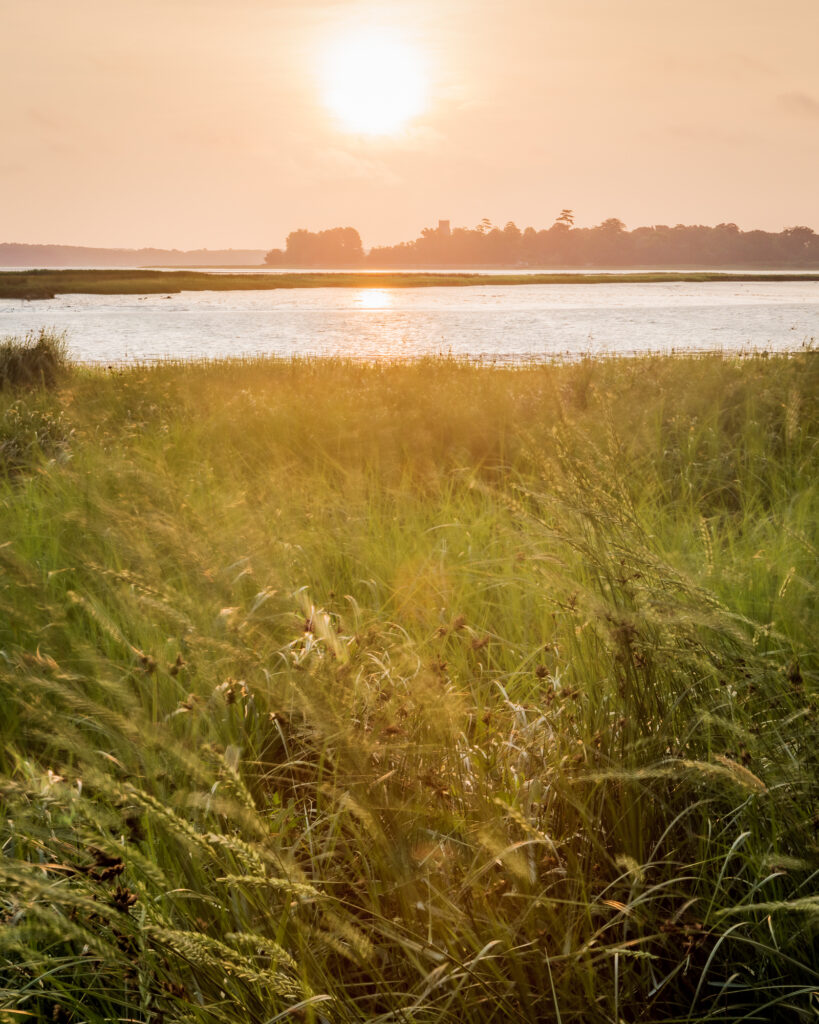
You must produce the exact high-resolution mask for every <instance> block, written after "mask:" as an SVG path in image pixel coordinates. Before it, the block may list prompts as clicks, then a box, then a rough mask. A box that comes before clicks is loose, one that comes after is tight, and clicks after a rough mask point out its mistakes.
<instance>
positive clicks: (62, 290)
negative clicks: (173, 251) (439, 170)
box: [0, 270, 819, 299]
mask: <svg viewBox="0 0 819 1024" xmlns="http://www.w3.org/2000/svg"><path fill="white" fill-rule="evenodd" d="M663 281H665V282H668V281H693V282H704V281H819V274H815V273H814V274H810V273H794V274H745V273H734V274H720V273H710V272H707V271H687V272H679V273H677V272H675V273H653V272H651V271H645V272H639V273H617V272H612V273H600V274H571V273H565V274H561V273H544V274H515V273H509V274H481V273H475V274H465V273H458V274H447V273H436V274H432V273H423V272H418V273H405V272H385V273H368V272H367V271H350V272H344V273H338V274H329V273H321V272H315V273H314V272H312V271H303V272H298V273H288V274H253V273H240V274H206V273H201V272H196V271H189V270H168V271H164V270H25V271H0V299H53V298H54V296H55V295H61V294H67V293H83V294H91V295H146V294H172V293H175V292H183V291H189V292H192V291H197V292H198V291H241V290H245V291H260V290H267V289H273V288H328V287H335V288H428V287H431V286H433V285H434V286H437V287H459V286H460V287H464V286H468V285H478V284H491V285H502V284H509V285H514V284H612V283H614V284H617V283H621V284H622V283H632V284H649V283H657V282H663Z"/></svg>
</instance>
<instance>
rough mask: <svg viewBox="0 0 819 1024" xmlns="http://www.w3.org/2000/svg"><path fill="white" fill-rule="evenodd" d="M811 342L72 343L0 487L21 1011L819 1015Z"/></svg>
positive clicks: (9, 862)
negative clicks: (86, 349)
mask: <svg viewBox="0 0 819 1024" xmlns="http://www.w3.org/2000/svg"><path fill="white" fill-rule="evenodd" d="M817 384H819V362H817V358H816V356H815V355H814V354H813V353H812V352H802V353H799V354H796V355H793V356H790V357H786V356H778V357H775V358H768V359H765V358H762V357H753V358H747V359H737V358H727V357H722V356H717V355H712V356H708V357H704V358H679V357H676V358H669V357H645V358H641V359H635V360H605V361H599V362H595V361H591V360H586V361H583V362H581V363H578V364H575V365H567V366H559V365H555V366H548V367H543V366H540V367H520V368H517V369H500V368H489V367H480V366H473V365H466V364H463V363H459V362H457V361H450V360H429V361H422V362H419V363H415V364H411V365H387V366H384V365H361V364H355V363H352V362H350V363H346V362H339V361H303V362H282V361H233V362H227V363H223V364H208V365H206V364H179V365H172V364H162V365H158V366H152V367H135V368H132V369H128V370H117V371H113V372H103V371H96V370H95V371H90V370H82V369H75V370H74V371H73V375H72V376H71V377H70V378H69V379H67V380H66V381H65V382H64V383H63V385H62V386H61V388H60V389H59V390H58V391H56V392H52V393H49V394H46V395H43V394H37V395H32V396H30V398H23V399H21V398H20V395H19V394H11V393H8V394H2V395H0V403H5V404H3V405H2V408H3V409H8V408H11V407H12V405H14V403H17V407H18V408H19V403H20V402H21V401H23V402H31V403H40V404H39V405H38V406H37V408H38V409H43V408H44V406H43V405H42V403H50V405H49V407H48V408H49V409H50V412H51V414H52V415H54V416H60V417H61V418H62V420H61V421H62V422H64V424H65V427H66V430H65V439H66V441H65V450H64V451H63V452H62V454H61V456H60V457H59V458H58V457H56V456H55V455H54V453H53V452H49V451H48V450H46V451H38V450H37V448H36V446H35V447H34V448H31V449H30V450H29V452H28V456H27V460H26V461H25V463H24V464H21V465H20V466H19V467H18V468H17V470H16V471H15V473H14V474H13V475H12V476H9V477H8V479H7V481H6V482H5V483H4V484H3V485H2V487H1V488H0V516H1V517H2V526H3V529H2V541H0V659H1V660H0V664H1V665H2V678H1V679H0V687H2V692H0V700H2V708H3V712H2V716H0V750H1V751H2V753H0V803H2V805H3V806H2V821H3V825H2V836H3V853H4V856H3V859H2V861H0V870H2V872H3V875H4V877H3V881H2V884H0V891H1V892H2V896H0V915H2V925H0V965H2V966H0V978H2V985H3V988H2V990H0V992H1V993H2V994H0V1007H2V1008H3V1009H4V1010H5V1011H7V1015H9V1019H10V1020H13V1019H20V1020H25V1019H29V1018H27V1017H26V1016H25V1014H29V1015H31V1017H30V1019H52V1020H62V1021H68V1020H72V1021H94V1022H102V1021H110V1020H129V1021H135V1020H136V1021H146V1022H147V1021H162V1020H165V1021H170V1020H174V1021H197V1022H204V1021H208V1022H211V1021H212V1022H217V1021H219V1022H224V1021H233V1020H235V1021H242V1022H247V1021H254V1022H259V1024H262V1022H267V1021H273V1020H288V1019H303V1020H313V1021H332V1022H356V1021H385V1022H386V1021H396V1022H399V1021H400V1022H413V1024H415V1022H433V1021H435V1022H438V1021H442V1022H449V1021H452V1022H454V1021H460V1022H463V1021H492V1022H500V1021H518V1020H522V1021H564V1022H566V1021H600V1022H619V1021H667V1022H671V1021H685V1020H691V1021H694V1020H696V1021H699V1020H714V1021H716V1020H719V1021H737V1022H738V1021H740V1020H744V1021H763V1020H774V1019H775V1020H794V1021H803V1020H804V1021H808V1020H812V1019H815V1015H816V1012H817V991H819V958H817V954H816V949H817V943H816V931H817V923H818V922H819V896H818V895H817V877H818V876H817V869H819V849H818V848H817V832H818V831H819V820H817V817H816V807H817V795H819V786H818V785H817V750H819V744H817V742H816V741H817V735H816V733H817V730H816V714H817V696H816V669H817V651H816V634H815V622H816V610H817V609H816V575H815V565H816V554H817V543H818V542H817V536H816V522H817V498H816V489H815V480H816V476H817V468H819V467H817V412H816V402H815V396H816V394H817Z"/></svg>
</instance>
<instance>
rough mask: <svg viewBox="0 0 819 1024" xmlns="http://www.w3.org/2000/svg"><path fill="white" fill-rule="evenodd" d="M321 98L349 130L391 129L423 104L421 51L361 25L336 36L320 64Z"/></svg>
mask: <svg viewBox="0 0 819 1024" xmlns="http://www.w3.org/2000/svg"><path fill="white" fill-rule="evenodd" d="M322 84H323V95H324V102H325V103H326V105H327V107H328V108H329V109H330V110H331V111H332V113H333V114H334V115H335V116H336V117H337V118H338V120H339V122H340V124H341V125H342V126H343V127H344V128H345V129H347V130H348V131H351V132H359V133H361V134H364V135H389V134H393V133H395V132H398V131H400V130H401V129H402V128H403V127H404V126H405V125H406V124H407V123H408V122H409V121H410V120H411V119H412V118H413V117H416V116H417V115H418V114H420V113H421V111H422V110H423V109H424V104H425V102H426V81H425V77H424V69H423V61H422V59H421V55H420V54H419V53H418V52H417V51H416V50H415V49H414V48H413V47H412V46H410V45H409V44H408V43H406V42H404V41H403V40H402V39H401V38H400V37H399V36H398V35H396V34H395V33H392V32H389V31H386V30H381V29H363V30H358V31H355V32H351V33H349V34H347V35H345V36H342V37H340V38H338V39H336V40H335V41H334V42H333V43H332V44H331V45H330V47H329V48H328V50H327V52H326V54H325V57H324V64H323V67H322Z"/></svg>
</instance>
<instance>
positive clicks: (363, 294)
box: [353, 288, 393, 309]
mask: <svg viewBox="0 0 819 1024" xmlns="http://www.w3.org/2000/svg"><path fill="white" fill-rule="evenodd" d="M392 302H393V296H392V292H391V291H388V290H387V289H386V288H364V289H363V290H362V291H360V292H357V293H356V294H355V296H354V297H353V305H354V306H355V307H356V308H357V309H389V308H390V307H391V306H392Z"/></svg>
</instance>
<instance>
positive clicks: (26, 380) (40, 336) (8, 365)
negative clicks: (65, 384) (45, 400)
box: [0, 328, 68, 388]
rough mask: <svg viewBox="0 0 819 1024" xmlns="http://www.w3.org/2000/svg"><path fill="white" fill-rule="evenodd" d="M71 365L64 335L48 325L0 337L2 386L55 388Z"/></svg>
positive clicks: (0, 381)
mask: <svg viewBox="0 0 819 1024" xmlns="http://www.w3.org/2000/svg"><path fill="white" fill-rule="evenodd" d="M67 368H68V352H67V349H66V344H65V338H64V336H63V335H61V334H55V333H53V332H52V331H49V330H47V329H45V328H41V329H40V331H39V333H37V334H34V333H33V332H31V333H29V334H27V335H26V336H25V338H15V337H10V338H4V339H3V340H2V341H0V387H13V388H19V387H23V388H33V387H45V388H53V387H54V386H55V385H56V384H57V382H58V380H59V378H60V377H61V376H62V374H63V373H64V372H65V371H66V370H67Z"/></svg>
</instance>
